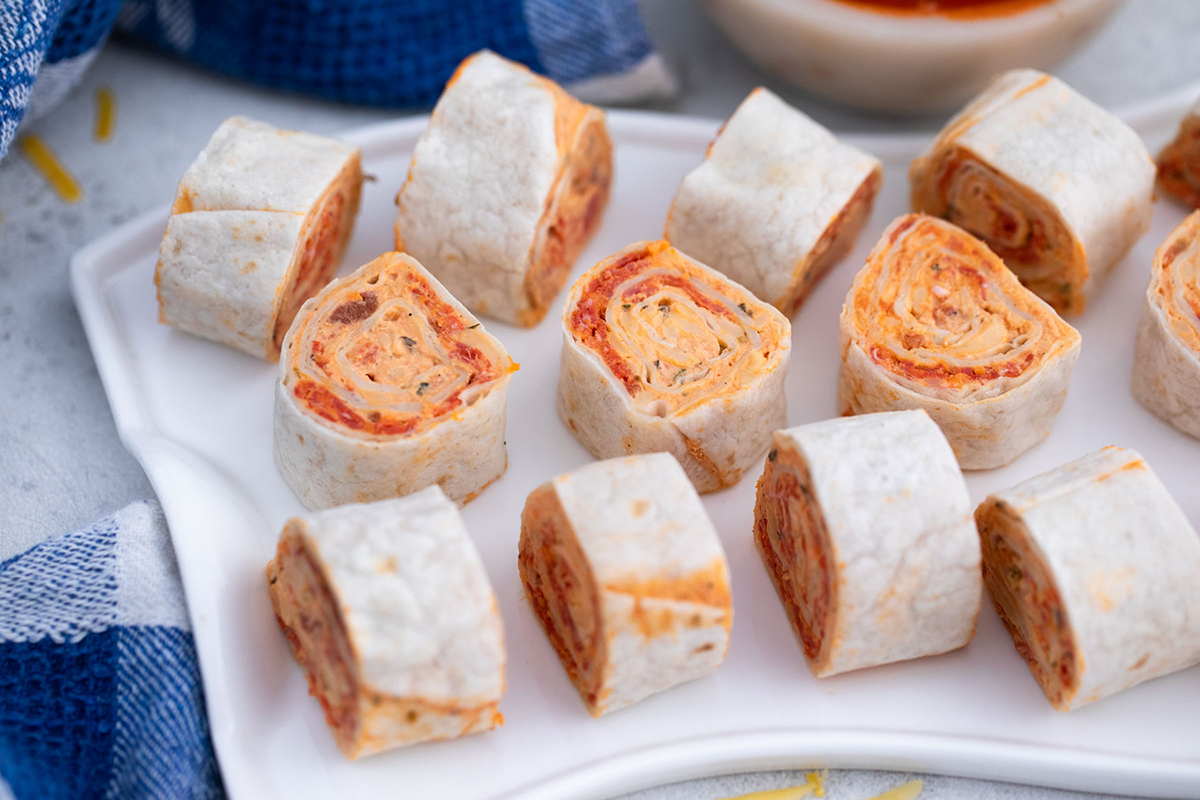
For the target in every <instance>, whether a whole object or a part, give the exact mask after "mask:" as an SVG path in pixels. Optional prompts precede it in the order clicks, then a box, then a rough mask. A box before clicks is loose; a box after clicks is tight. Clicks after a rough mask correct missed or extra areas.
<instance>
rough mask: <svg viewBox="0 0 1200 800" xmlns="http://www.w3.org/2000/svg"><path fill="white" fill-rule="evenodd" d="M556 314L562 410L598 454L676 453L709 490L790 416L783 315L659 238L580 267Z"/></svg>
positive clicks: (740, 467)
mask: <svg viewBox="0 0 1200 800" xmlns="http://www.w3.org/2000/svg"><path fill="white" fill-rule="evenodd" d="M562 324H563V350H562V365H561V370H560V372H559V383H558V412H559V415H560V416H561V417H562V419H563V421H564V422H566V424H567V425H568V426H569V427H570V428H571V431H572V432H573V433H574V434H575V436H576V438H578V439H579V441H580V442H581V443H582V444H583V445H584V447H586V448H587V449H588V450H589V451H590V452H591V453H592V455H594V456H595V457H596V458H613V457H615V456H619V455H631V454H635V453H654V452H667V453H671V454H672V455H674V456H675V457H676V458H677V459H678V460H679V463H680V464H682V465H683V468H684V471H685V472H686V473H687V475H688V477H689V478H691V480H692V483H694V484H695V486H696V488H697V489H698V490H699V491H701V492H711V491H716V490H717V489H721V488H724V487H726V486H730V485H732V484H734V483H736V482H737V481H738V480H739V479H740V478H741V476H742V473H743V472H744V471H745V470H746V469H748V468H750V467H751V466H753V465H755V464H756V463H757V461H758V459H760V458H761V457H762V454H763V453H764V452H766V449H767V443H768V442H769V441H770V438H771V432H772V431H774V430H775V429H777V428H780V427H783V426H784V425H785V424H786V423H787V403H786V400H785V397H784V378H785V377H786V374H787V366H788V352H789V349H790V347H791V341H790V337H791V325H790V323H789V322H788V320H787V317H785V316H783V314H781V313H779V311H777V310H776V309H775V308H774V307H773V306H770V305H768V304H766V303H763V302H761V301H759V300H758V299H756V298H755V297H754V295H753V294H751V293H750V292H749V291H747V290H746V289H744V288H743V287H741V286H739V285H738V284H736V283H733V282H732V281H730V280H729V279H728V278H726V277H725V276H724V275H721V274H720V273H719V272H717V271H716V270H712V269H709V268H708V267H706V266H704V265H703V264H701V263H699V262H697V261H694V260H692V259H690V258H688V257H687V256H686V255H684V254H683V253H680V252H679V251H678V250H676V249H675V248H673V247H671V246H670V245H669V244H667V243H666V242H663V241H658V242H639V243H636V244H632V245H630V246H629V247H627V248H625V249H624V250H622V251H621V252H619V253H617V254H616V255H614V256H611V257H609V258H606V259H605V260H603V261H601V262H600V263H599V264H597V265H596V266H594V267H592V268H591V269H590V270H588V271H587V272H585V273H584V274H583V276H582V277H581V278H580V279H579V280H578V281H577V282H576V283H575V286H574V287H573V288H572V289H571V294H570V296H569V297H568V298H567V305H566V308H565V309H564V311H563V320H562Z"/></svg>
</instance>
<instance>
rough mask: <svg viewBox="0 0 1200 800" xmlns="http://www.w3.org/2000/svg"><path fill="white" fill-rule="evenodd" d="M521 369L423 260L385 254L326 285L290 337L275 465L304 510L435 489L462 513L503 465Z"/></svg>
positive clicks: (279, 394) (280, 387) (278, 398)
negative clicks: (512, 391)
mask: <svg viewBox="0 0 1200 800" xmlns="http://www.w3.org/2000/svg"><path fill="white" fill-rule="evenodd" d="M516 369H517V366H516V364H514V363H513V361H512V359H510V358H509V357H508V353H507V352H506V351H505V349H504V346H503V345H502V344H500V342H499V341H498V340H496V339H495V338H494V337H493V336H491V334H489V333H488V332H487V331H485V330H484V329H483V328H482V326H481V325H480V324H479V322H478V321H477V320H476V319H475V318H474V317H473V316H471V314H470V313H469V312H467V310H466V309H465V308H463V307H462V305H461V304H459V302H458V301H457V300H455V299H454V298H453V297H452V296H451V295H450V293H449V292H447V291H446V289H445V288H444V287H443V286H442V285H441V284H439V283H438V282H437V281H436V280H435V279H434V278H433V276H431V275H430V274H429V273H428V272H426V271H425V269H424V268H423V267H422V266H421V265H420V264H419V263H417V261H416V260H415V259H413V258H412V257H410V256H407V255H404V254H401V253H388V254H385V255H382V256H380V257H379V258H377V259H375V260H374V261H372V262H371V263H369V264H367V265H366V266H363V267H361V268H360V269H358V270H357V271H356V272H354V273H352V274H350V275H348V276H346V277H345V278H342V279H340V280H338V281H335V282H334V283H332V284H330V285H329V286H327V287H326V288H325V289H324V290H323V291H322V292H321V293H320V294H318V295H317V296H316V297H315V298H313V299H312V300H310V301H309V302H308V303H306V304H305V306H304V308H303V309H301V311H300V314H298V315H297V317H296V321H295V322H294V323H293V325H292V328H291V330H290V331H288V337H287V341H286V343H285V345H284V358H283V361H282V362H281V364H280V375H279V382H278V384H277V386H276V393H275V463H276V464H277V465H278V467H279V470H280V472H281V473H282V474H283V476H284V478H285V479H287V482H288V484H289V485H290V486H291V487H292V489H293V491H295V492H296V495H297V496H298V497H299V498H300V500H301V502H303V503H304V505H305V506H307V507H308V508H313V509H316V508H328V507H330V506H337V505H341V504H343V503H361V502H368V501H371V500H381V499H384V498H388V497H400V496H403V495H406V494H409V493H411V492H415V491H417V490H418V489H423V488H425V487H426V486H430V485H432V484H438V485H439V486H441V487H442V489H443V490H444V491H445V492H446V495H447V496H448V497H449V498H450V499H451V500H453V501H454V502H456V503H458V504H460V505H461V504H463V503H465V502H467V501H469V500H470V499H472V498H473V497H475V495H477V494H478V493H479V492H480V491H482V490H483V488H484V487H485V486H486V485H487V484H489V483H491V482H492V481H493V480H495V479H496V478H498V477H500V475H502V474H503V473H504V470H505V467H506V466H507V463H508V456H507V451H506V449H505V444H504V425H505V419H506V412H507V390H508V382H509V380H510V379H511V378H512V374H513V373H514V372H515V371H516Z"/></svg>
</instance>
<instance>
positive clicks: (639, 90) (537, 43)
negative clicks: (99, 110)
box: [0, 0, 676, 158]
mask: <svg viewBox="0 0 1200 800" xmlns="http://www.w3.org/2000/svg"><path fill="white" fill-rule="evenodd" d="M118 12H119V14H118ZM114 21H115V24H116V27H117V28H118V29H119V30H121V31H124V32H126V33H128V34H131V35H132V36H134V37H136V38H138V39H140V40H142V41H144V42H148V43H150V44H151V45H153V46H154V47H157V48H158V49H160V50H164V51H166V52H169V53H172V54H174V55H178V56H181V57H183V58H186V59H187V60H189V61H192V62H194V63H197V64H200V65H202V66H205V67H208V68H210V69H213V70H216V71H218V72H222V73H225V74H227V75H233V76H235V77H238V78H244V79H246V80H250V81H254V82H255V83H261V84H264V85H266V86H273V87H276V88H279V89H286V90H289V91H295V92H303V93H305V94H313V95H317V96H320V97H325V98H328V99H331V100H339V101H343V102H348V103H362V104H367V105H377V106H413V105H431V104H432V103H433V101H434V100H436V99H437V96H438V94H439V93H440V92H441V90H442V86H443V85H444V84H445V83H446V79H447V78H449V77H450V74H451V72H453V70H454V67H455V66H456V65H457V64H458V62H459V61H461V60H462V59H463V58H465V57H466V56H467V55H469V54H471V53H473V52H475V51H476V50H479V49H481V48H484V47H487V48H490V49H492V50H495V51H496V52H498V53H500V54H501V55H504V56H507V57H509V58H512V59H514V60H517V61H521V62H524V63H525V64H528V65H529V66H530V67H532V68H533V69H535V70H538V71H539V72H543V73H545V74H546V75H549V76H550V77H551V78H554V79H555V80H557V81H558V82H560V83H562V84H564V85H565V86H566V87H567V88H568V89H569V90H570V91H572V92H574V93H575V94H576V95H578V96H579V97H581V98H582V99H584V100H588V101H591V102H600V103H614V102H627V101H632V100H642V99H647V98H651V97H660V96H667V95H670V94H673V93H674V92H675V90H676V86H675V82H674V79H673V78H672V76H671V75H670V73H669V72H668V71H667V70H666V68H665V67H664V66H663V63H662V60H661V59H660V58H659V56H658V54H657V53H656V52H655V50H654V46H653V44H652V42H651V41H650V38H649V36H648V35H647V33H646V29H645V26H644V25H643V24H642V20H641V17H640V16H639V14H638V9H637V4H636V0H125V2H124V5H122V2H121V0H3V2H0V158H2V157H3V156H4V153H5V152H6V151H7V148H8V144H9V142H10V141H11V140H12V137H13V134H14V133H15V131H16V128H17V125H18V124H19V123H20V122H21V120H22V117H23V116H25V115H26V114H27V113H28V114H30V115H34V114H36V113H37V112H38V111H39V110H44V109H46V108H48V107H50V106H52V105H53V104H54V103H55V102H57V101H58V100H59V99H60V98H61V97H62V96H63V95H64V94H65V93H66V91H67V90H68V89H69V88H70V86H71V85H73V83H74V82H75V81H77V80H78V78H79V76H80V75H81V74H82V71H83V69H84V67H86V65H87V62H88V61H89V60H90V58H91V56H92V55H93V54H94V53H95V49H96V47H97V46H98V45H99V44H100V43H101V42H103V40H104V37H105V36H106V35H107V34H108V32H109V30H111V29H112V27H113V25H114ZM35 79H36V83H35V82H34V81H35Z"/></svg>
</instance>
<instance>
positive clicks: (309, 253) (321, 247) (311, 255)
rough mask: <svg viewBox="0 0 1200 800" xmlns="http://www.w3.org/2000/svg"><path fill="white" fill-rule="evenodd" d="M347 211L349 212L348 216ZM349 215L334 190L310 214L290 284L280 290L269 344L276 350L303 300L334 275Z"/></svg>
mask: <svg viewBox="0 0 1200 800" xmlns="http://www.w3.org/2000/svg"><path fill="white" fill-rule="evenodd" d="M347 210H349V211H350V214H349V215H347V213H346V212H347ZM353 213H354V210H353V209H352V208H351V209H347V207H346V197H345V195H344V194H343V193H342V192H341V191H335V192H333V193H332V194H330V195H329V196H328V197H327V198H326V199H325V200H324V201H323V202H322V203H321V207H320V209H319V210H318V211H317V213H316V214H315V215H314V217H315V222H314V223H313V224H312V226H311V227H310V228H309V230H308V233H307V235H306V237H305V240H304V245H303V248H302V251H301V254H300V261H299V263H298V264H297V265H296V271H295V275H294V276H293V277H292V280H291V285H290V286H287V287H284V290H283V298H284V299H283V304H282V305H281V306H280V309H279V315H278V316H277V317H276V318H275V334H274V338H273V341H274V344H275V347H276V348H280V347H282V346H283V337H284V336H286V335H287V332H288V328H289V327H291V325H292V320H294V319H295V318H296V313H297V312H298V311H299V310H300V306H302V305H304V301H305V300H307V299H308V298H310V297H312V296H313V295H314V294H316V293H317V292H319V291H320V290H321V288H322V287H323V286H325V284H327V283H329V281H330V280H332V279H333V276H334V275H335V274H337V268H338V261H339V260H340V259H341V256H342V252H341V251H342V246H343V245H344V244H345V242H344V239H345V237H344V236H343V235H342V232H343V231H344V230H345V229H346V227H347V226H348V225H349V224H350V223H351V222H353Z"/></svg>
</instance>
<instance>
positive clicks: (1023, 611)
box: [975, 503, 1083, 709]
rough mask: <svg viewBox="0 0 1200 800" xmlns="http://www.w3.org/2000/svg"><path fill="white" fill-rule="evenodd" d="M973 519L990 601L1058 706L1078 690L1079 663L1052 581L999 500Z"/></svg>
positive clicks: (1025, 534) (1021, 527)
mask: <svg viewBox="0 0 1200 800" xmlns="http://www.w3.org/2000/svg"><path fill="white" fill-rule="evenodd" d="M975 518H976V522H977V523H978V525H979V534H980V542H981V544H982V553H983V580H984V585H985V586H987V590H988V595H989V596H991V598H992V605H994V606H995V608H996V613H998V614H999V615H1000V619H1001V620H1002V621H1003V622H1004V627H1005V628H1007V629H1008V633H1009V635H1010V636H1012V640H1013V644H1014V645H1015V647H1016V649H1017V652H1018V653H1019V654H1020V655H1021V658H1023V659H1024V660H1025V662H1026V663H1027V664H1028V665H1029V670H1030V672H1032V673H1033V676H1034V678H1035V679H1036V680H1037V682H1038V684H1039V685H1040V686H1041V687H1042V691H1043V692H1044V693H1045V695H1046V698H1047V699H1048V700H1049V701H1050V703H1051V705H1053V706H1054V707H1055V708H1059V709H1061V708H1063V707H1064V705H1065V704H1066V703H1068V702H1070V700H1071V698H1072V697H1073V696H1074V695H1075V693H1076V691H1078V688H1079V680H1080V676H1081V670H1082V666H1083V665H1082V664H1081V663H1077V656H1076V647H1075V642H1074V634H1073V633H1072V631H1071V626H1070V621H1069V620H1068V619H1067V615H1066V611H1065V609H1064V608H1063V604H1062V599H1061V598H1060V596H1059V593H1058V589H1057V588H1056V587H1055V585H1054V579H1053V578H1052V576H1051V575H1050V574H1049V572H1048V571H1047V570H1046V567H1045V564H1044V563H1043V562H1042V560H1041V559H1040V558H1038V557H1037V555H1036V550H1037V546H1036V545H1035V544H1034V543H1033V541H1032V540H1031V539H1030V537H1029V535H1028V532H1027V531H1026V530H1025V526H1024V524H1023V523H1021V521H1020V520H1019V519H1017V518H1015V517H1013V516H1012V515H1011V514H1010V513H1009V511H1008V509H1007V508H1006V507H1005V505H1004V504H1003V503H994V504H985V506H984V507H981V508H980V509H979V511H977V512H976V514H975Z"/></svg>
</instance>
